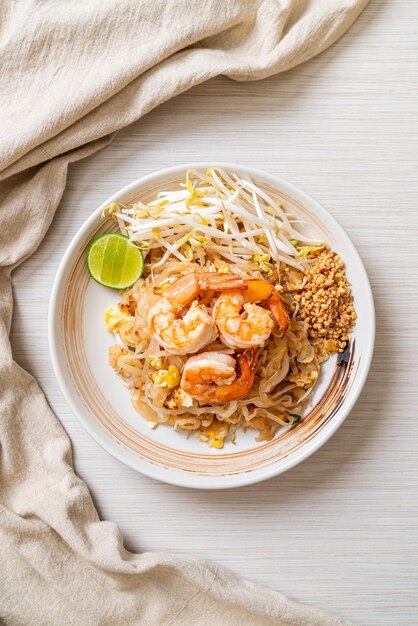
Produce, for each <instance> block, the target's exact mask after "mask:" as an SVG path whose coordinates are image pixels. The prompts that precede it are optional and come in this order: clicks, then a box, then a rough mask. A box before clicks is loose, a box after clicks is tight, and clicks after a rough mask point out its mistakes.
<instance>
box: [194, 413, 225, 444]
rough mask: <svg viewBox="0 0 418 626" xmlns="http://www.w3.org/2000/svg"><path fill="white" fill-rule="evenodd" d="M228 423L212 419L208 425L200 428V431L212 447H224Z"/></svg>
mask: <svg viewBox="0 0 418 626" xmlns="http://www.w3.org/2000/svg"><path fill="white" fill-rule="evenodd" d="M228 430H229V425H228V424H225V423H224V422H220V421H219V420H217V419H214V420H213V422H212V424H211V425H210V426H206V427H203V428H201V429H200V431H201V433H202V434H203V435H204V436H205V438H206V437H207V438H208V439H209V442H208V443H209V445H210V446H212V448H218V450H219V449H221V448H223V447H224V441H225V437H226V436H227V434H228ZM206 441H207V439H206Z"/></svg>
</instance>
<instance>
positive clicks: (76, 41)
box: [0, 0, 367, 626]
mask: <svg viewBox="0 0 418 626" xmlns="http://www.w3.org/2000/svg"><path fill="white" fill-rule="evenodd" d="M366 3H367V0H315V1H309V2H308V1H306V0H264V1H263V0H227V1H225V0H206V2H204V3H201V2H197V1H196V2H192V1H190V0H171V1H170V0H118V2H115V1H114V0H89V2H80V1H78V0H65V1H61V2H60V1H59V0H46V1H41V0H25V1H24V2H16V0H3V1H2V3H1V5H0V93H1V100H0V139H1V140H0V202H1V204H0V415H1V422H0V437H1V440H0V443H1V459H0V533H1V540H0V553H1V560H0V621H2V623H5V624H16V625H17V624H18V625H25V624H43V625H50V624H52V625H55V624H66V625H67V626H70V625H73V624H74V625H77V626H80V625H81V626H83V625H88V626H95V625H103V624H123V625H129V624H145V625H147V626H148V625H149V626H152V625H154V624H155V625H160V624H165V625H168V624H176V625H179V624H194V625H202V626H203V625H206V624H211V625H212V624H213V625H221V624H222V625H223V626H224V625H229V624H231V625H232V624H233V625H240V626H241V625H243V624H252V625H258V624H260V625H261V624H262V625H265V624H298V625H303V624H306V625H307V624H309V625H310V626H312V625H315V624H318V625H319V624H321V625H331V624H332V625H335V624H342V623H345V622H342V621H341V620H339V619H337V618H334V617H328V616H326V615H325V614H323V613H322V612H321V611H318V610H315V609H310V608H306V607H303V606H301V605H298V604H295V603H293V602H291V601H289V600H287V599H286V598H285V597H284V596H282V595H280V594H279V593H275V592H273V591H269V590H267V589H263V588H260V587H258V586H256V585H254V584H252V583H249V582H246V581H244V580H241V579H239V578H238V577H236V576H235V575H233V574H231V573H228V572H226V571H224V570H222V569H218V568H217V567H215V566H214V565H211V564H208V563H202V562H199V561H196V560H193V559H185V558H180V557H178V556H171V555H165V554H131V553H128V552H127V551H126V550H125V549H124V547H123V544H122V538H121V534H120V531H119V530H118V528H117V527H116V526H115V525H114V524H111V523H109V522H105V521H103V522H102V521H100V520H99V517H98V514H97V512H96V510H95V508H94V505H93V502H92V500H91V497H90V494H89V492H88V489H87V487H86V485H85V484H84V483H83V482H82V481H81V480H80V479H79V478H78V477H77V476H76V475H75V473H74V470H73V464H72V458H71V449H70V443H69V439H68V437H67V435H66V433H65V432H64V430H63V429H62V427H61V425H60V423H59V422H58V420H57V419H56V418H55V416H54V415H53V413H52V411H51V410H50V408H49V407H48V405H47V403H46V401H45V398H44V396H43V394H42V392H41V390H40V389H39V387H38V385H37V384H36V382H35V381H34V379H33V378H32V377H31V376H29V374H27V373H26V372H24V371H23V370H22V369H21V368H20V367H19V366H18V365H17V364H16V363H14V362H13V358H12V354H11V349H10V343H9V339H8V335H9V331H10V323H11V315H12V292H11V270H12V269H13V268H14V267H16V265H18V264H19V263H21V262H22V261H23V260H24V259H26V258H27V257H28V256H29V255H30V254H31V253H32V252H33V251H34V250H35V249H36V248H37V247H38V245H39V244H40V242H41V241H42V238H43V236H44V234H45V232H46V230H47V229H48V226H49V224H50V222H51V220H52V218H53V215H54V212H55V209H56V207H57V205H58V203H59V201H60V198H61V195H62V193H63V190H64V187H65V181H66V174H67V168H68V164H69V163H71V162H73V161H76V160H78V159H81V158H84V157H86V156H88V155H90V154H92V153H93V152H95V151H96V150H99V149H100V148H102V147H103V146H105V145H106V144H108V143H109V142H110V141H111V140H112V138H113V136H114V134H115V132H116V131H118V130H119V129H120V128H123V127H124V126H126V125H127V124H130V123H131V122H133V121H134V120H137V119H138V118H140V117H141V116H142V115H144V114H145V113H146V112H147V111H150V110H151V109H153V108H154V107H156V106H157V105H158V104H160V103H161V102H164V101H166V100H168V99H169V98H172V97H173V96H175V95H176V94H178V93H180V92H183V91H185V90H186V89H189V88H190V87H191V86H193V85H196V84H197V83H200V82H202V81H204V80H207V79H209V78H212V77H214V76H217V75H219V74H224V75H226V76H229V77H230V78H232V79H234V80H242V81H244V80H255V79H260V78H264V77H266V76H270V75H272V74H274V73H277V72H281V71H283V70H287V69H289V68H291V67H293V66H295V65H297V64H299V63H302V62H303V61H306V60H308V59H309V58H311V57H313V56H314V55H316V54H318V53H319V52H321V51H322V50H324V49H325V48H327V47H328V46H329V45H331V44H332V43H333V42H334V41H335V40H336V39H338V37H340V35H342V34H343V33H344V31H345V30H346V29H347V28H348V27H349V26H350V25H351V23H352V22H353V21H354V20H355V18H356V17H357V15H358V14H359V13H360V11H361V10H362V9H363V7H364V6H365V5H366Z"/></svg>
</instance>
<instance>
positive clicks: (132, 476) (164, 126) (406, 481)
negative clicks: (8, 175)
mask: <svg viewBox="0 0 418 626" xmlns="http://www.w3.org/2000/svg"><path fill="white" fill-rule="evenodd" d="M417 23H418V2H416V1H415V0H409V1H408V0H400V1H398V2H389V1H385V0H374V1H372V2H371V3H370V5H369V6H368V7H367V8H366V10H365V11H364V13H363V14H362V15H361V17H360V18H359V20H358V21H357V22H356V23H355V24H354V26H353V27H352V28H351V30H350V31H349V32H348V33H347V34H346V35H345V36H344V37H343V38H342V39H341V40H340V41H339V42H338V43H337V44H336V45H334V46H333V47H332V48H331V49H329V50H328V51H326V52H325V53H323V54H322V55H320V56H319V57H317V58H316V59H313V60H312V61H310V62H309V63H306V64H304V65H302V66H300V67H298V68H296V69H294V70H292V71H289V72H286V73H285V74H282V75H280V76H277V77H273V78H271V79H268V80H265V81H260V82H254V83H235V82H232V81H230V80H227V79H225V78H220V79H217V80H214V81H211V82H209V83H207V84H203V85H201V86H199V87H197V88H195V89H193V90H191V91H190V92H188V93H185V94H183V95H182V96H180V97H177V98H176V99H174V100H172V101H171V102H168V103H166V104H165V105H163V106H161V107H160V108H159V109H158V110H156V111H154V112H152V113H150V114H148V115H147V116H146V117H145V118H144V119H142V120H140V121H139V122H138V123H136V124H134V125H132V126H130V127H129V128H127V129H125V130H124V131H123V132H121V133H120V134H119V135H118V136H117V137H116V139H115V140H114V142H113V144H111V145H110V146H109V147H107V148H106V149H105V150H102V151H101V152H100V153H98V154H96V155H95V156H93V157H91V158H89V159H87V160H86V161H82V162H80V163H77V164H75V165H74V166H72V167H71V169H70V172H69V176H68V187H67V190H66V192H65V195H64V197H63V200H62V203H61V205H60V208H59V210H58V212H57V215H56V218H55V221H54V223H53V225H52V226H51V228H50V231H49V232H48V234H47V237H46V239H45V241H44V242H43V244H42V245H41V247H40V249H39V250H38V252H37V253H36V254H35V255H34V256H33V257H32V258H31V259H30V260H28V261H27V262H26V263H25V264H24V265H23V266H22V267H21V268H19V269H18V270H17V271H16V272H15V274H14V289H15V298H16V300H15V302H16V304H15V311H14V321H13V328H12V341H13V348H14V354H15V357H16V359H17V361H18V362H19V363H20V364H21V365H22V366H23V367H24V368H26V369H27V370H29V371H30V372H31V373H32V374H33V375H34V376H35V377H36V378H37V379H38V381H39V382H40V384H41V386H42V388H43V390H44V391H45V393H46V395H47V397H48V400H49V402H50V404H51V406H52V408H53V409H54V410H55V412H56V414H57V415H58V417H59V419H60V420H61V422H62V424H63V425H64V426H65V428H66V430H67V432H68V433H69V435H70V437H71V440H72V442H73V447H74V454H75V461H76V468H77V471H78V473H79V475H80V476H81V477H82V478H84V479H85V480H86V481H87V483H88V484H89V486H90V488H91V491H92V493H93V496H94V499H95V502H96V504H97V506H98V508H99V511H100V514H101V516H102V517H103V518H104V519H107V520H110V521H113V522H116V523H117V524H119V525H120V527H121V528H122V530H123V532H124V536H125V542H126V546H127V547H128V548H130V549H132V550H138V551H149V550H171V551H175V552H178V553H179V554H180V553H181V554H183V553H189V554H191V555H193V556H196V557H199V558H209V559H212V560H215V561H216V562H217V563H219V564H221V565H224V566H226V567H229V568H231V569H233V570H234V571H235V572H237V573H239V574H240V575H242V576H244V577H246V578H248V579H250V580H253V581H256V582H258V583H261V584H263V585H268V586H270V587H272V588H274V589H277V590H280V591H282V592H284V593H286V594H288V595H289V596H290V597H292V598H294V599H296V600H299V601H301V602H305V603H307V604H312V605H317V606H321V607H323V608H324V609H326V610H328V611H333V612H335V613H337V614H339V615H342V616H345V617H346V618H349V619H352V620H353V621H356V622H359V623H362V624H368V625H369V624H370V625H372V624H373V625H389V624H391V625H394V626H401V625H402V626H403V625H411V626H412V625H416V624H417V623H418V598H417V596H418V556H417V546H418V521H417V520H418V415H417V413H418V411H417V405H418V380H417V358H418V356H417V355H418V316H417V309H418V288H417V268H418V245H417V244H418V241H417V239H418V237H417V234H418V175H417V157H418V81H417V77H418V37H417ZM193 160H195V161H196V160H212V161H214V162H216V161H217V160H218V161H219V160H222V161H232V162H236V163H242V164H247V165H254V166H257V167H260V168H263V169H265V170H267V171H269V172H272V173H275V174H277V175H279V176H281V177H283V178H286V179H288V180H289V181H291V182H293V183H295V184H296V185H299V186H300V187H302V188H303V189H304V190H306V191H307V192H308V193H310V194H311V195H313V196H314V197H315V198H317V199H318V200H319V201H320V202H322V203H323V205H324V206H325V207H326V208H327V209H329V210H330V211H331V213H332V214H333V215H334V216H335V217H336V218H337V219H338V220H339V221H340V223H341V224H342V225H343V226H344V228H345V229H346V230H347V232H348V234H349V235H350V237H351V238H352V240H353V242H354V244H355V245H356V246H357V248H358V250H359V252H360V255H361V256H362V259H363V261H364V263H365V266H366V269H367V271H368V273H369V276H370V279H371V284H372V288H373V291H374V297H375V302H376V311H377V342H376V350H375V356H374V360H373V364H372V369H371V373H370V376H369V379H368V382H367V384H366V387H365V389H364V392H363V394H362V396H361V398H360V400H359V402H358V403H357V406H356V407H355V409H354V411H353V412H352V413H351V415H350V416H349V418H348V419H347V420H346V422H345V423H344V425H343V426H342V427H341V428H340V430H339V431H338V433H337V434H336V435H335V436H334V437H333V438H332V439H331V440H330V441H329V442H328V443H327V444H326V445H325V446H324V447H323V448H322V449H321V450H320V451H319V452H317V453H316V454H315V455H314V456H313V457H311V458H310V459H308V460H307V461H305V462H304V463H303V464H302V465H300V466H298V467H297V468H295V469H293V470H291V471H289V472H288V473H286V474H284V475H281V476H279V477H277V478H275V479H272V480H269V481H267V482H265V483H263V484H260V485H255V486H250V487H245V488H241V489H236V490H233V491H227V492H199V491H191V490H190V491H189V490H186V489H181V488H175V487H171V486H169V485H164V484H159V483H157V482H155V481H153V480H151V479H148V478H145V477H143V476H141V475H139V474H136V473H135V472H134V471H133V470H130V469H129V468H127V467H125V466H123V465H122V464H121V463H119V462H118V461H116V460H115V459H113V458H112V457H110V456H109V455H108V454H107V453H106V452H104V451H103V450H102V449H101V448H100V447H99V446H98V445H97V444H96V443H95V442H94V441H93V440H92V439H90V437H89V436H88V435H87V433H86V432H85V431H84V430H83V428H82V427H81V426H80V425H79V424H78V422H77V421H76V419H75V418H74V416H73V415H72V414H71V412H70V410H69V408H68V407H67V405H66V403H65V401H64V398H63V396H62V394H61V392H60V389H59V387H58V384H57V381H56V380H55V376H54V374H53V372H52V368H51V362H50V358H49V353H48V341H47V307H48V301H49V297H50V290H51V285H52V281H53V278H54V275H55V272H56V269H57V266H58V263H59V261H60V259H61V257H62V254H63V252H64V250H65V248H66V247H67V245H68V243H69V242H70V240H71V238H72V237H73V236H74V234H75V232H76V231H77V229H78V228H79V226H80V225H81V224H82V223H83V222H84V220H85V219H86V218H87V217H88V216H89V215H90V213H91V211H92V210H93V209H95V208H96V207H97V206H98V205H99V204H100V203H101V202H102V201H103V200H104V199H106V197H108V196H109V195H110V194H112V193H113V192H115V191H116V190H118V189H119V188H121V187H122V186H124V185H126V184H127V183H129V182H130V181H132V180H134V179H135V178H138V177H139V176H141V175H143V174H147V173H149V172H153V171H154V170H156V169H159V168H162V167H165V166H169V165H174V164H177V163H182V162H187V161H193Z"/></svg>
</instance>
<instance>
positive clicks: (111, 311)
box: [104, 306, 132, 333]
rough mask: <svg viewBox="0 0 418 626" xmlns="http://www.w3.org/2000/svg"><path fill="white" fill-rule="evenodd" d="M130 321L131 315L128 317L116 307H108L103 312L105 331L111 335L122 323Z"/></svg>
mask: <svg viewBox="0 0 418 626" xmlns="http://www.w3.org/2000/svg"><path fill="white" fill-rule="evenodd" d="M131 319H132V315H128V313H125V312H124V311H121V310H120V308H119V307H118V306H110V307H109V308H108V309H106V310H105V312H104V323H105V327H106V330H108V331H109V332H111V333H113V332H114V331H115V330H118V328H119V327H120V326H121V325H122V324H123V323H124V322H127V321H129V320H131Z"/></svg>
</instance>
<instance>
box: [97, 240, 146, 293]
mask: <svg viewBox="0 0 418 626" xmlns="http://www.w3.org/2000/svg"><path fill="white" fill-rule="evenodd" d="M87 267H88V270H89V272H90V276H91V277H92V278H93V279H94V280H95V281H96V282H98V283H100V285H104V286H105V287H112V289H127V288H128V287H132V285H133V284H134V283H136V281H137V280H138V278H141V276H142V273H143V271H144V257H143V256H142V252H141V250H140V249H139V248H138V247H137V246H136V245H135V244H133V243H131V242H130V241H129V238H128V237H126V235H121V234H120V233H106V234H105V235H101V236H100V237H97V239H95V240H94V241H93V242H92V243H91V244H90V247H89V249H88V251H87Z"/></svg>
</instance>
